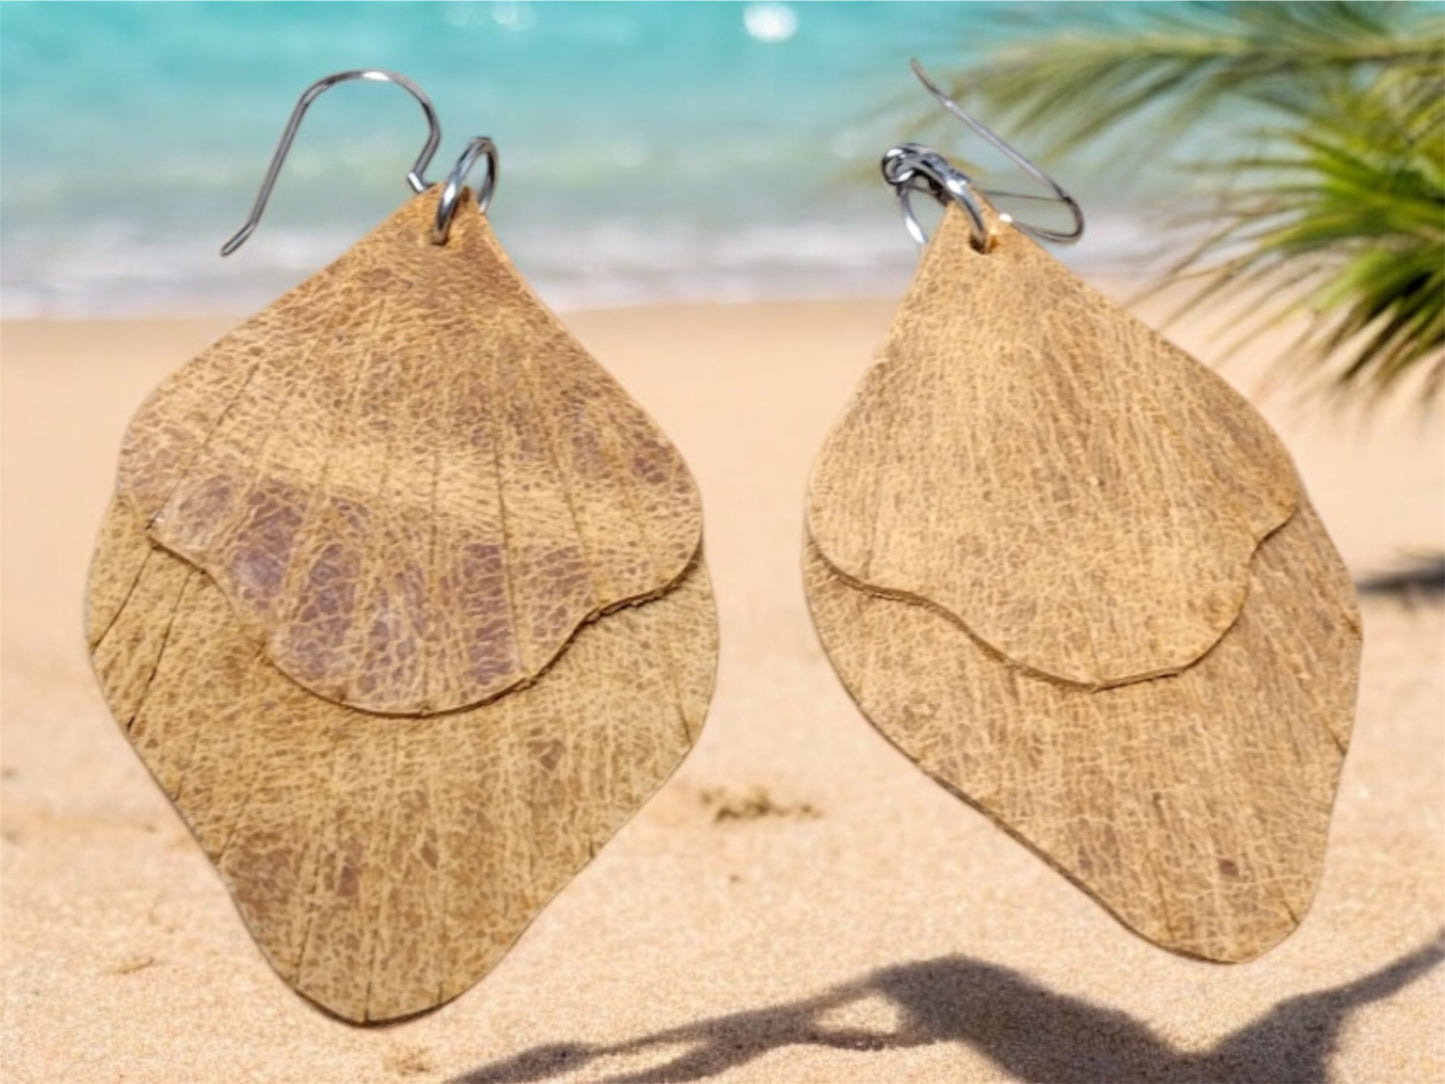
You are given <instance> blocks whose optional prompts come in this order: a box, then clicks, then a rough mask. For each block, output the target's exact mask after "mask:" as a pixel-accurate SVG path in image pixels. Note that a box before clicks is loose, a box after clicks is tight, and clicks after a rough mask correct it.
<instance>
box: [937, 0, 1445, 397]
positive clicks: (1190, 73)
mask: <svg viewBox="0 0 1445 1084" xmlns="http://www.w3.org/2000/svg"><path fill="white" fill-rule="evenodd" d="M1087 7H1088V8H1090V9H1095V8H1102V9H1114V10H1105V11H1104V12H1100V13H1097V14H1090V15H1086V16H1085V17H1084V21H1083V23H1082V24H1081V25H1080V26H1078V27H1076V28H1074V29H1072V30H1069V31H1066V32H1061V33H1058V34H1056V35H1054V36H1051V37H1048V38H1034V39H1032V40H1025V41H1023V42H1021V43H1018V44H1015V45H1012V46H1008V47H1005V48H1003V49H1001V50H999V51H997V52H995V53H993V54H991V55H990V56H988V57H987V59H986V60H985V61H984V62H982V63H981V64H978V65H974V66H971V67H968V68H965V69H963V70H961V71H956V72H954V73H953V74H952V76H951V77H950V78H949V79H948V80H947V82H948V83H949V84H950V85H951V90H952V93H953V94H954V96H955V97H957V98H958V99H959V100H961V101H965V102H968V103H969V104H970V105H971V106H973V107H974V108H975V109H978V110H979V111H980V112H984V113H985V114H986V115H987V116H989V118H990V121H991V122H995V123H996V126H997V127H1000V128H1004V129H1005V130H1007V131H1009V132H1010V134H1011V135H1012V136H1014V137H1017V136H1018V135H1019V134H1021V133H1032V134H1033V135H1036V136H1040V137H1042V139H1043V140H1044V142H1045V145H1046V146H1048V147H1050V149H1051V150H1052V151H1054V152H1057V153H1067V152H1068V151H1070V150H1077V149H1078V148H1080V147H1082V146H1084V145H1085V144H1090V143H1093V142H1094V141H1095V140H1096V139H1098V138H1100V137H1102V136H1105V135H1107V134H1111V133H1112V134H1114V135H1116V136H1117V135H1118V134H1120V133H1121V131H1123V130H1124V129H1125V128H1126V127H1127V129H1128V135H1129V138H1130V142H1131V143H1133V144H1135V145H1136V146H1138V147H1140V148H1145V149H1146V151H1152V149H1153V148H1156V147H1159V146H1167V145H1175V146H1188V147H1190V149H1191V150H1192V151H1193V153H1194V160H1193V161H1192V162H1190V163H1189V166H1188V169H1189V171H1190V176H1191V177H1192V178H1193V180H1194V185H1195V188H1196V189H1198V190H1200V191H1202V192H1204V193H1206V194H1208V195H1209V201H1208V208H1207V211H1206V212H1205V213H1203V214H1201V213H1200V212H1199V210H1198V209H1197V208H1195V209H1187V208H1186V209H1184V210H1181V211H1179V212H1176V213H1175V215H1174V216H1173V219H1172V222H1173V225H1174V226H1175V228H1176V231H1177V232H1178V233H1179V235H1181V236H1182V235H1183V234H1184V233H1185V232H1186V231H1193V232H1194V234H1195V237H1196V240H1195V244H1194V246H1193V247H1192V248H1191V249H1190V251H1189V252H1188V254H1187V255H1186V256H1185V257H1184V258H1183V259H1182V260H1180V261H1178V262H1177V263H1176V264H1175V265H1173V267H1171V268H1170V270H1169V272H1167V274H1166V278H1167V280H1169V281H1177V280H1180V279H1193V280H1196V281H1199V282H1200V283H1202V285H1201V286H1200V287H1199V289H1198V290H1197V291H1196V292H1195V293H1194V294H1193V295H1192V298H1191V300H1190V302H1189V303H1188V304H1187V305H1186V308H1190V307H1196V306H1198V305H1202V304H1205V303H1212V302H1214V301H1216V300H1219V299H1221V298H1224V297H1226V296H1228V295H1230V294H1239V295H1245V294H1247V295H1249V296H1250V297H1251V298H1252V299H1253V300H1252V303H1251V304H1250V305H1249V307H1248V309H1247V311H1248V312H1249V313H1251V314H1252V315H1253V316H1254V317H1255V318H1256V320H1257V321H1258V323H1259V324H1261V325H1262V324H1267V323H1270V322H1274V321H1277V320H1279V319H1282V318H1283V317H1285V316H1287V315H1291V314H1297V313H1300V312H1304V313H1306V314H1308V315H1309V317H1310V321H1309V324H1308V328H1309V329H1308V331H1307V332H1306V334H1305V336H1304V338H1303V339H1302V340H1301V341H1300V343H1299V344H1297V347H1296V358H1295V359H1294V360H1296V361H1297V362H1299V363H1305V364H1311V365H1313V366H1315V367H1317V368H1318V367H1320V366H1323V367H1325V369H1326V370H1327V371H1328V372H1329V373H1330V374H1331V376H1332V377H1333V378H1334V379H1335V380H1336V381H1337V382H1338V383H1339V384H1340V385H1342V386H1346V387H1368V388H1371V389H1374V390H1380V389H1384V388H1388V387H1390V386H1392V385H1393V384H1394V383H1395V381H1396V380H1397V379H1398V378H1399V377H1400V376H1401V375H1403V374H1404V373H1406V372H1419V373H1421V374H1422V375H1423V377H1424V387H1425V388H1426V394H1427V396H1428V397H1435V396H1438V395H1439V394H1440V393H1441V392H1442V390H1445V19H1442V10H1441V9H1440V8H1439V7H1437V6H1436V5H1433V4H1402V3H1375V4H1371V3H1347V2H1335V3H1273V4H1248V3H1241V4H1220V3H1180V4H1166V5H1159V6H1154V5H1147V6H1144V7H1143V8H1140V7H1139V6H1136V5H1127V7H1129V8H1130V9H1131V10H1130V11H1129V12H1128V14H1129V16H1130V19H1131V20H1132V24H1131V25H1126V24H1125V23H1123V22H1122V21H1121V19H1120V17H1119V11H1118V10H1117V9H1119V8H1120V7H1121V5H1087ZM1141 20H1142V21H1141ZM1226 104H1228V105H1230V106H1231V107H1232V108H1231V111H1230V116H1231V117H1233V118H1235V121H1236V124H1237V126H1238V131H1237V132H1236V133H1235V134H1234V136H1233V137H1231V138H1218V139H1212V140H1211V141H1210V144H1209V146H1207V147H1206V148H1205V153H1204V154H1202V155H1201V154H1200V153H1199V145H1198V143H1199V141H1198V140H1197V139H1196V140H1193V141H1191V140H1186V139H1184V138H1182V133H1184V132H1185V131H1187V130H1190V129H1191V128H1195V129H1196V130H1197V128H1196V126H1198V125H1199V124H1200V122H1201V121H1204V120H1205V119H1206V118H1211V117H1213V118H1215V119H1214V120H1212V121H1211V123H1219V120H1218V118H1219V117H1220V115H1221V113H1220V110H1221V106H1224V105H1226ZM1240 106H1243V108H1239V107H1240ZM1211 131H1213V130H1211ZM1241 147H1253V148H1256V150H1255V152H1254V153H1252V154H1241V153H1240V152H1239V148H1241ZM1209 152H1213V153H1212V154H1211V153H1209ZM1142 153H1143V152H1138V153H1136V155H1135V156H1134V157H1133V158H1132V159H1131V158H1130V157H1129V156H1127V155H1115V156H1113V158H1114V160H1115V162H1116V163H1124V164H1125V165H1131V164H1132V165H1137V164H1138V160H1139V157H1140V155H1141V154H1142ZM1201 219H1207V220H1208V221H1209V222H1210V225H1211V228H1210V229H1209V230H1208V232H1206V233H1205V234H1204V235H1203V236H1202V237H1201V236H1198V229H1199V226H1200V225H1201Z"/></svg>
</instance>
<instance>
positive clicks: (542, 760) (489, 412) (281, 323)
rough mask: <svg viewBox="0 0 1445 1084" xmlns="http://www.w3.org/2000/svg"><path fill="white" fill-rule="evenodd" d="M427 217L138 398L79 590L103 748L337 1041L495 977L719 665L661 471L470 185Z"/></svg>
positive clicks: (669, 472) (420, 206) (409, 219)
mask: <svg viewBox="0 0 1445 1084" xmlns="http://www.w3.org/2000/svg"><path fill="white" fill-rule="evenodd" d="M389 81H394V80H389ZM313 89H314V88H313ZM308 93H309V92H308ZM471 150H472V151H474V152H475V156H476V157H481V156H485V155H486V150H485V148H482V147H478V146H477V145H476V144H475V143H474V144H473V146H472V148H471ZM424 166H425V156H424V158H423V160H422V161H420V162H419V164H418V167H417V169H416V170H414V171H413V172H414V173H415V174H416V175H417V176H418V177H419V176H420V170H421V169H422V168H424ZM441 198H442V197H441V192H440V191H439V188H438V186H435V185H433V186H427V185H425V184H424V183H423V185H422V187H421V189H420V190H419V192H418V194H416V195H414V196H413V197H412V198H411V199H410V200H409V201H408V202H407V203H405V204H404V205H403V206H402V207H401V208H400V209H398V210H397V211H396V212H395V213H394V214H393V215H391V217H389V218H388V219H387V220H386V221H385V222H383V223H382V224H381V225H380V226H378V227H377V228H376V229H375V230H374V231H372V232H371V233H370V234H368V235H367V236H365V237H363V238H362V239H361V240H360V241H358V242H357V243H356V244H355V245H354V246H353V247H352V248H351V249H350V250H348V251H347V252H346V253H344V254H343V255H342V256H341V257H340V258H339V259H338V260H336V262H335V263H333V264H331V265H330V266H329V267H326V268H324V269H322V270H321V271H319V272H317V273H316V274H315V275H313V276H312V277H311V278H310V279H308V280H307V281H306V282H304V283H302V284H301V285H300V286H298V287H297V288H296V289H294V290H292V291H290V292H289V293H287V294H285V295H284V296H282V297H281V298H279V299H278V300H276V301H275V302H273V303H272V304H271V305H270V306H268V307H267V308H266V309H265V310H263V311H262V312H260V313H258V314H257V315H255V316H253V317H252V318H250V319H249V320H247V321H246V322H245V323H243V324H242V325H241V326H240V327H238V328H236V329H235V330H233V331H231V332H230V333H228V334H227V335H225V336H223V337H222V338H221V339H220V340H219V341H217V342H216V343H215V344H213V345H212V346H211V347H209V348H208V349H206V350H205V351H203V352H202V353H201V354H200V355H199V356H198V357H197V358H195V359H193V360H192V361H190V362H188V363H187V364H186V365H184V366H182V367H181V368H180V369H179V370H178V371H177V372H175V373H174V374H172V375H171V376H170V377H169V378H167V379H166V380H165V381H164V382H163V383H162V384H161V386H160V387H159V388H157V389H156V391H155V392H154V393H152V395H151V396H150V398H149V399H147V401H146V402H145V403H144V404H143V405H142V406H141V408H140V410H139V411H138V412H137V414H136V415H135V417H134V418H133V419H132V421H131V423H130V426H129V428H128V430H127V432H126V435H125V438H124V442H123V445H122V449H121V455H120V464H119V471H118V481H117V488H116V493H115V496H114V498H113V500H112V502H111V505H110V508H109V510H108V512H107V513H106V517H105V521H104V524H103V526H102V529H101V533H100V538H99V540H98V542H97V546H96V550H95V556H94V559H93V561H92V565H91V570H90V579H89V585H88V599H87V622H88V639H89V643H90V648H91V657H92V662H93V665H94V668H95V673H96V676H97V678H98V680H99V682H100V685H101V688H102V690H103V692H104V694H105V698H106V700H107V703H108V704H109V706H110V708H111V710H112V712H113V713H114V714H115V716H116V719H117V721H118V722H119V723H120V724H121V726H122V728H123V730H124V731H125V734H126V737H127V738H128V740H129V741H130V742H131V744H132V746H133V747H134V748H135V750H136V752H137V753H138V754H139V756H140V757H141V759H142V760H143V761H144V763H145V764H146V766H147V768H149V769H150V771H151V773H152V774H153V776H154V777H155V779H156V781H157V782H158V783H159V784H160V785H161V787H162V788H163V789H164V790H165V792H166V794H167V795H168V796H169V797H170V799H171V800H172V802H173V803H174V804H175V806H176V808H177V810H178V811H179V812H180V814H181V816H182V817H183V818H184V819H185V821H186V823H187V824H188V825H189V827H190V828H191V830H192V832H193V833H194V834H195V836H196V838H197V840H198V841H199V842H200V844H201V846H202V848H203V850H204V851H205V853H206V855H207V856H208V857H209V859H210V860H211V861H212V862H213V864H214V865H215V866H216V868H217V870H218V871H219V872H220V874H221V877H222V879H223V881H224V882H225V884H226V887H227V889H228V890H229V891H230V893H231V895H232V897H233V898H234V900H235V903H236V905H237V907H238V909H239V910H240V913H241V915H242V917H243V918H244V920H245V922H246V924H247V926H248V927H249V929H250V931H251V933H252V935H253V936H254V937H255V939H256V942H257V944H258V945H259V946H260V948H261V949H262V951H263V952H264V954H265V955H266V957H267V959H268V960H269V961H270V963H271V964H272V966H273V967H274V968H275V969H276V971H277V972H278V973H279V974H280V975H281V977H282V978H283V979H284V980H285V981H286V982H288V983H289V984H291V985H292V986H293V987H294V988H295V989H296V990H297V991H298V992H300V993H301V994H303V995H305V996H306V997H308V998H310V999H311V1000H312V1001H314V1002H315V1003H316V1004H318V1005H319V1006H321V1007H322V1008H324V1009H325V1010H327V1011H328V1012H330V1013H333V1014H335V1015H336V1016H338V1017H340V1018H342V1019H345V1020H348V1021H352V1022H357V1023H362V1022H375V1021H385V1020H393V1019H397V1018H400V1017H404V1016H409V1015H413V1014H416V1013H420V1012H425V1011H428V1010H429V1009H432V1008H435V1007H436V1006H437V1005H440V1004H441V1003H443V1002H445V1001H447V1000H449V999H450V998H453V997H455V996H456V995H458V994H459V993H461V992H462V991H464V990H465V989H467V988H468V987H469V986H471V985H472V984H473V983H475V982H476V981H478V980H479V979H480V978H481V977H482V976H483V975H485V974H486V973H487V972H488V971H489V970H490V969H491V968H492V967H493V966H494V965H495V964H496V963H497V961H498V960H499V959H500V958H501V956H502V955H503V953H505V952H506V950H507V949H508V948H509V946H510V945H511V944H512V942H513V941H514V940H515V939H516V938H517V937H518V936H519V935H520V933H521V932H522V930H523V929H524V928H525V927H526V925H527V924H528V923H529V922H530V921H531V920H532V919H533V918H534V917H535V916H536V915H537V914H538V912H539V911H540V910H541V908H542V907H543V906H545V904H546V903H547V901H548V900H549V899H551V897H552V896H553V895H554V894H556V893H557V892H558V891H560V890H561V889H562V887H563V886H564V885H566V883H567V882H568V881H569V880H570V879H571V878H572V877H573V876H574V875H575V874H576V873H577V872H578V871H579V870H580V869H581V868H582V867H583V866H585V865H586V864H587V863H588V861H590V859H591V858H592V856H593V855H595V854H596V853H597V851H598V850H600V848H601V847H602V846H603V845H604V844H605V843H606V841H607V840H608V839H609V838H610V837H611V836H612V835H613V833H614V832H616V831H617V830H618V828H620V827H621V825H622V824H623V823H624V822H625V821H626V820H627V819H628V818H629V817H630V816H631V815H632V814H633V813H634V812H635V811H636V810H637V809H638V808H639V807H640V806H641V804H642V803H643V802H644V801H645V800H646V799H647V798H648V797H649V796H650V795H651V794H652V793H653V792H654V791H655V790H656V789H657V788H658V787H659V786H661V784H662V783H663V782H664V780H666V778H667V777H668V776H669V774H670V773H671V772H672V771H673V770H674V769H675V768H676V767H677V765H678V764H679V763H680V761H681V759H682V758H683V756H684V755H685V754H686V753H687V751H688V750H689V749H690V748H691V747H692V745H693V743H694V742H695V741H696V740H697V737H698V735H699V733H700V730H701V727H702V723H703V719H704V716H705V714H706V710H707V705H708V701H709V699H710V697H711V693H712V686H713V676H714V670H715V666H716V659H717V619H716V612H715V606H714V603H713V597H712V591H711V587H710V585H709V581H708V575H707V570H706V567H705V565H704V563H703V557H702V548H701V537H702V519H701V515H702V513H701V502H700V499H699V496H698V492H697V487H696V485H695V483H694V481H693V478H692V475H691V473H690V471H689V470H688V468H687V465H686V463H685V462H684V461H683V459H682V456H681V455H680V453H679V452H678V450H677V449H676V448H675V447H674V446H673V444H672V443H671V441H670V440H669V439H668V438H667V436H666V435H665V434H664V433H663V432H662V431H661V430H660V429H659V428H658V426H657V424H656V423H655V422H654V421H653V420H652V419H651V418H650V417H648V415H647V414H646V413H645V412H644V411H643V409H642V408H641V407H640V406H638V405H637V404H636V403H635V402H634V401H633V400H632V399H631V397H630V396H629V395H628V394H627V393H626V391H625V390H624V389H623V388H622V387H621V386H620V385H619V384H618V383H617V382H616V381H615V380H614V379H613V378H612V376H611V375H610V374H608V373H607V372H606V371H605V370H604V369H603V368H602V367H601V366H600V365H599V364H598V363H597V362H596V361H595V360H594V359H593V358H592V357H591V356H590V355H589V354H588V353H587V352H586V351H585V350H584V349H583V347H582V346H581V345H580V344H579V343H578V342H577V341H576V340H575V339H574V338H573V337H572V336H571V335H570V334H569V333H568V332H567V330H566V328H565V327H563V325H562V324H561V323H560V321H559V320H558V319H557V317H556V316H555V315H553V314H552V313H551V312H550V311H549V310H548V309H547V308H546V307H545V305H543V304H542V303H541V301H539V300H538V298H537V297H536V296H535V295H534V294H533V293H532V291H531V289H530V287H529V286H528V285H527V283H526V282H525V281H523V279H522V278H521V277H520V276H519V275H518V273H517V271H516V269H515V268H514V267H513V265H512V263H511V261H510V259H509V258H508V257H507V254H506V252H505V251H504V250H503V249H502V247H501V245H500V243H499V242H498V241H497V239H496V237H495V235H494V234H493V233H492V230H491V227H490V224H489V221H488V219H487V217H486V216H485V215H482V214H479V213H476V209H477V205H478V199H477V197H476V196H475V195H474V194H473V193H472V192H471V191H470V190H469V189H465V188H461V187H460V185H459V187H458V192H457V195H456V203H455V214H454V217H453V218H452V219H451V227H450V233H449V236H448V237H447V241H446V243H445V244H440V245H439V244H435V243H433V233H432V231H433V229H434V227H435V226H436V223H437V212H438V207H439V201H440V200H441ZM243 239H244V238H243Z"/></svg>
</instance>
